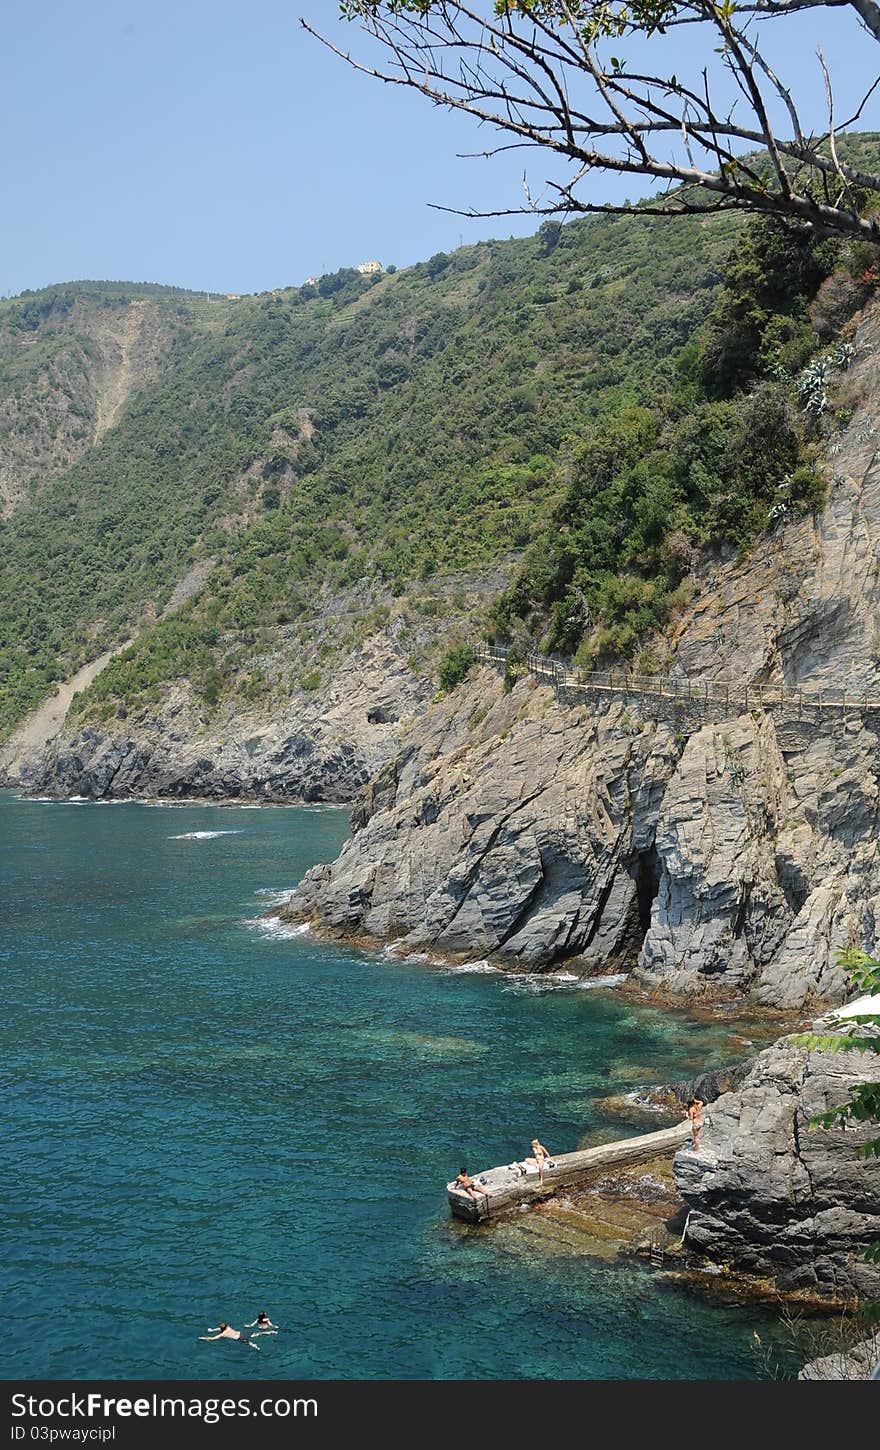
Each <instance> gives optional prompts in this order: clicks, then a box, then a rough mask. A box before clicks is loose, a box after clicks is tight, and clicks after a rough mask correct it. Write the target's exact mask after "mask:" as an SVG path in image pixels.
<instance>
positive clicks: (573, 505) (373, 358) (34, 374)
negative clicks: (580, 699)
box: [0, 138, 878, 736]
mask: <svg viewBox="0 0 880 1450" xmlns="http://www.w3.org/2000/svg"><path fill="white" fill-rule="evenodd" d="M859 145H860V146H863V147H864V146H869V147H875V141H874V138H862V139H861V140H860V142H859ZM734 244H735V245H734ZM877 275H878V274H877V269H876V259H875V258H874V256H873V254H871V255H868V253H867V249H865V248H861V249H860V244H850V245H848V246H844V245H842V244H840V243H838V242H836V241H833V240H822V239H820V240H818V241H816V240H812V239H810V238H809V237H806V236H803V235H802V234H798V233H795V232H792V231H790V230H786V229H785V228H784V227H782V226H781V225H780V224H778V223H775V222H774V223H771V222H760V221H759V222H757V223H754V222H753V223H750V224H748V226H747V227H746V228H745V230H743V226H742V223H741V222H740V220H739V219H738V218H736V217H733V216H725V215H721V216H719V217H716V218H713V219H711V220H710V221H707V220H705V219H699V220H698V219H694V218H687V217H682V218H679V219H677V220H675V221H669V220H665V219H660V218H652V217H647V216H646V217H644V218H640V217H634V218H612V217H604V218H592V219H589V220H586V221H579V222H575V223H572V224H571V225H569V226H566V227H560V226H559V225H558V224H557V223H555V222H553V223H545V224H544V226H542V228H541V229H540V231H539V232H538V234H537V235H536V236H534V237H532V238H527V239H524V240H516V241H515V240H511V241H508V242H491V243H486V244H484V245H480V246H476V247H469V248H464V249H462V250H460V251H459V252H456V253H454V254H453V255H451V256H447V255H445V254H438V255H437V256H435V257H433V258H431V259H430V260H429V261H427V262H425V263H422V264H419V265H418V266H416V267H412V268H409V269H407V270H406V271H402V272H394V271H393V270H391V271H389V272H388V273H386V274H383V275H374V276H366V277H365V276H361V275H360V274H359V273H358V272H357V271H356V270H354V269H344V270H343V271H341V272H338V273H335V274H332V275H328V276H325V277H323V278H321V279H320V280H319V282H318V284H317V285H316V286H315V285H309V286H304V287H301V288H289V289H285V290H281V291H278V292H275V293H271V294H266V295H261V296H257V297H250V298H242V299H225V298H224V299H207V298H205V297H203V296H201V295H195V294H191V293H185V292H182V291H180V290H176V289H170V288H158V287H150V286H149V285H146V284H144V285H135V284H110V283H106V284H100V283H83V284H70V285H69V286H63V287H58V288H53V289H48V290H47V291H45V292H43V293H36V294H32V295H26V296H23V297H21V298H16V299H11V300H8V301H6V302H3V303H0V418H2V419H4V420H5V424H4V426H3V427H0V464H2V467H3V468H4V469H5V472H3V473H2V477H3V478H4V479H5V480H6V482H5V484H4V488H5V493H4V497H5V501H6V502H5V507H6V516H5V518H3V519H2V521H0V545H2V547H0V736H2V735H3V734H8V733H9V732H10V730H12V729H13V728H14V727H15V725H16V724H17V723H18V722H19V721H20V720H21V719H22V718H23V717H24V716H25V715H26V714H27V712H28V711H30V710H32V709H33V707H35V706H36V705H37V704H38V703H39V702H40V700H42V699H43V698H45V696H46V695H47V693H49V692H51V690H52V688H53V686H54V684H55V682H56V681H58V680H60V679H69V678H70V677H71V676H72V675H73V674H74V672H75V671H76V670H77V668H78V667H80V666H81V665H82V664H84V663H85V662H87V661H89V660H92V659H96V658H97V657H98V656H99V655H101V654H103V652H104V651H106V650H107V649H108V648H110V647H112V646H115V645H117V644H118V643H119V642H121V641H123V640H125V639H129V638H135V639H136V642H135V644H134V645H133V646H131V647H130V648H129V649H127V650H125V651H123V652H122V654H120V655H118V656H117V657H116V658H114V660H113V661H112V663H111V664H110V665H109V666H108V667H107V668H106V669H105V670H104V671H103V672H102V673H101V674H100V675H99V676H98V678H97V679H96V680H95V681H94V683H93V684H92V685H91V686H90V688H89V690H88V691H87V692H86V694H85V695H84V696H83V697H81V698H80V699H79V700H78V701H76V702H75V706H74V708H75V710H76V712H77V714H78V717H79V718H80V719H82V720H83V721H93V722H98V723H100V722H106V721H109V720H110V719H112V718H114V717H116V718H122V719H124V718H126V717H127V716H130V715H131V713H132V711H135V712H136V711H138V710H142V709H144V708H147V707H149V708H152V707H156V708H159V709H161V705H162V700H163V699H164V698H166V697H167V696H169V693H170V692H173V691H174V690H175V689H176V688H177V687H178V685H179V684H181V683H182V682H184V681H185V682H187V688H188V689H189V690H190V692H191V693H193V692H194V695H195V698H196V700H197V701H200V702H201V706H200V708H201V707H204V709H205V710H206V711H207V712H209V713H210V712H211V711H213V710H216V709H218V708H220V706H221V705H223V704H224V703H225V706H226V707H228V708H232V709H235V708H237V706H236V702H238V703H239V704H240V703H242V702H246V703H248V704H249V705H250V706H253V707H254V708H255V709H257V708H259V707H260V702H262V708H264V709H268V708H269V702H270V701H271V700H275V701H276V702H277V700H278V698H279V696H280V697H281V698H284V697H285V696H286V695H289V693H290V690H291V689H298V688H300V687H301V686H306V687H310V688H311V689H312V690H314V689H315V688H316V687H318V685H319V682H320V681H321V679H322V678H323V677H324V676H325V675H326V673H327V671H328V669H329V670H331V671H332V667H333V662H334V660H335V661H336V662H337V664H338V662H339V658H340V650H344V648H345V647H346V646H347V645H350V644H351V643H352V638H353V636H352V637H348V636H346V637H344V638H343V637H334V638H332V639H330V638H328V637H327V631H326V629H325V628H324V626H323V625H320V626H319V625H317V624H316V621H318V620H320V619H322V618H325V617H326V616H327V614H328V613H329V614H331V615H335V614H336V613H338V612H339V611H338V610H337V608H336V605H334V603H333V601H334V600H339V599H341V598H344V599H346V600H348V601H349V603H348V604H346V606H345V609H344V610H343V613H348V614H349V615H350V614H351V610H350V608H349V604H350V601H351V598H352V592H353V591H354V594H355V595H357V597H358V599H359V604H358V606H357V608H356V609H355V611H354V614H355V615H356V616H357V622H356V627H355V628H354V634H355V635H357V636H360V637H363V636H365V635H369V634H370V631H371V630H375V629H377V628H380V629H381V628H384V627H385V626H386V625H387V624H388V621H389V618H391V617H392V616H394V617H395V618H396V619H397V622H396V624H395V628H397V629H398V635H397V636H396V637H397V639H398V646H399V645H400V636H401V629H403V628H408V627H409V626H408V625H406V623H405V622H404V623H403V624H401V621H400V619H399V618H397V615H399V610H398V611H396V606H395V604H394V601H395V600H396V599H398V600H399V599H401V598H402V597H403V596H406V597H407V598H408V599H411V600H412V602H413V609H414V611H415V614H416V615H419V614H420V615H421V625H424V623H425V620H426V618H427V617H430V616H431V615H432V613H433V614H440V615H442V616H443V617H444V618H445V619H446V625H445V626H444V628H442V629H439V630H437V631H435V634H436V635H437V637H438V638H441V639H442V640H443V641H445V640H447V638H448V636H449V634H450V631H451V630H452V627H453V625H454V626H455V628H456V629H458V630H459V632H463V631H465V630H466V631H467V632H470V631H471V630H472V629H475V628H481V627H485V624H486V616H485V605H486V603H487V602H488V601H487V600H486V599H485V593H486V591H485V589H484V588H482V586H481V585H480V584H479V582H478V578H477V576H478V575H479V573H480V571H486V570H492V569H498V568H499V567H500V568H501V569H502V570H503V571H504V573H503V574H502V575H501V576H500V577H499V579H498V581H497V584H496V585H495V586H494V587H495V593H496V595H497V598H496V599H495V602H494V606H493V608H492V610H491V618H490V620H489V625H488V627H489V630H490V632H494V633H495V634H496V635H501V636H503V637H508V638H509V637H523V638H531V639H538V640H542V641H543V643H544V645H545V647H546V648H557V649H562V650H564V651H566V652H568V653H574V652H575V651H579V659H580V660H581V661H582V662H585V663H589V662H592V661H593V660H595V659H599V658H602V657H608V656H620V655H629V656H632V655H633V654H634V652H636V651H638V650H639V649H641V650H642V651H643V657H642V658H641V660H640V661H639V663H640V667H641V668H646V667H649V666H652V665H653V666H657V665H658V664H659V665H662V664H663V659H662V654H661V657H659V658H658V656H657V654H656V649H657V640H658V639H660V638H661V633H662V631H663V630H664V629H665V628H666V626H667V625H668V624H669V623H670V622H674V620H675V618H676V616H677V614H679V613H680V611H681V609H682V608H683V607H684V605H685V604H686V602H687V599H688V597H689V593H690V591H691V581H692V579H693V578H694V577H695V570H696V569H697V567H698V566H699V564H700V561H701V560H703V561H706V560H711V559H712V558H715V559H717V560H719V561H723V560H725V559H727V558H730V557H731V556H732V554H733V553H735V551H736V550H737V549H738V550H740V551H741V552H742V551H745V550H746V549H747V548H748V547H749V546H750V544H751V542H752V541H753V540H754V539H755V537H757V536H758V535H759V534H760V533H761V532H762V531H763V530H765V529H766V528H767V527H769V526H771V525H772V524H773V523H775V522H778V520H779V519H780V518H781V517H789V516H792V515H796V514H797V513H809V512H810V511H811V510H815V509H816V508H818V507H819V506H820V504H821V501H822V497H823V495H824V488H825V479H824V476H823V473H822V468H821V466H820V461H821V456H822V450H823V448H824V446H825V441H826V440H827V437H828V435H829V430H832V431H833V428H834V427H836V426H839V425H841V424H842V423H843V422H845V418H843V417H841V419H836V418H835V417H834V416H832V415H831V414H830V413H829V410H828V407H827V396H826V394H827V389H826V387H825V380H826V379H827V376H828V375H829V373H830V371H831V370H832V369H835V368H836V369H837V370H838V371H839V370H840V369H842V368H845V366H846V363H847V361H848V354H847V353H846V346H844V349H843V352H841V351H840V348H839V347H838V342H839V339H840V337H841V336H842V335H843V333H844V332H845V330H846V326H847V323H848V319H849V317H850V316H851V315H852V314H853V313H855V312H856V310H857V309H858V308H859V307H860V306H862V305H863V304H864V303H865V302H866V301H867V300H868V298H869V297H870V295H871V293H872V292H873V289H874V287H875V285H876V280H877ZM823 349H824V351H823ZM817 356H818V359H819V360H818V362H815V359H816V357H817ZM810 359H813V360H814V371H815V374H816V375H815V377H814V379H813V384H812V392H810V391H809V388H808V389H807V391H806V392H804V386H805V384H804V377H805V375H804V368H805V367H806V365H807V364H808V363H809V362H810ZM816 369H818V371H816ZM456 571H465V574H466V579H467V587H466V588H465V589H464V591H463V592H462V591H461V590H453V591H452V594H451V595H450V591H449V590H446V592H445V593H444V590H443V588H441V589H440V591H439V595H438V592H437V590H436V589H435V588H434V585H433V582H432V581H434V580H438V579H442V578H443V577H445V576H448V575H450V574H452V573H454V572H456ZM505 577H506V579H507V580H508V587H507V588H506V589H502V585H503V584H504V582H505ZM459 596H461V597H459ZM443 601H445V602H443ZM472 606H473V608H472ZM474 609H476V610H477V613H478V614H479V615H480V616H481V618H480V619H476V618H475V619H473V620H471V616H472V615H473V610H474ZM421 625H420V627H419V628H417V629H416V630H415V631H411V632H412V633H414V634H416V635H418V640H417V644H416V647H415V648H409V649H407V650H406V651H405V655H406V658H407V660H408V662H409V664H410V665H415V666H416V668H417V669H418V668H419V667H420V665H423V664H424V662H425V661H426V660H427V661H428V663H429V665H430V667H431V668H432V669H433V668H435V667H436V660H437V651H436V648H435V649H434V653H433V659H432V650H431V640H430V639H429V638H428V636H429V635H430V630H426V629H424V628H422V627H421ZM398 626H399V627H398ZM338 633H339V632H338V631H337V636H338ZM435 644H436V640H435ZM645 649H647V651H648V653H647V655H645V653H644V651H645ZM661 650H662V641H661ZM652 651H654V653H652Z"/></svg>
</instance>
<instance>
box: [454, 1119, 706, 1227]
mask: <svg viewBox="0 0 880 1450" xmlns="http://www.w3.org/2000/svg"><path fill="white" fill-rule="evenodd" d="M690 1136H691V1125H690V1123H689V1122H688V1121H687V1120H685V1121H684V1122H682V1123H675V1124H673V1126H672V1127H671V1128H661V1129H660V1131H659V1132H657V1133H642V1134H641V1135H640V1136H639V1137H637V1138H618V1139H616V1140H615V1142H613V1143H600V1144H598V1146H597V1147H595V1148H583V1149H581V1151H580V1152H578V1153H562V1154H560V1155H559V1157H558V1158H554V1159H553V1163H554V1165H555V1166H554V1167H553V1168H548V1167H546V1166H545V1168H544V1187H543V1188H542V1187H541V1184H540V1181H539V1175H538V1170H537V1168H531V1169H529V1171H528V1172H527V1173H526V1174H525V1175H522V1174H521V1173H519V1172H518V1171H517V1170H516V1169H515V1168H513V1167H510V1166H508V1165H505V1166H504V1167H501V1168H487V1169H484V1170H483V1172H482V1173H473V1174H471V1177H472V1178H473V1179H475V1181H476V1182H477V1183H479V1184H480V1186H481V1187H482V1188H488V1189H489V1191H490V1193H491V1195H492V1196H491V1198H485V1197H484V1196H483V1195H482V1194H481V1195H480V1197H479V1201H477V1200H475V1199H473V1198H471V1197H470V1195H469V1194H467V1193H465V1192H463V1190H462V1189H460V1188H456V1186H455V1184H454V1183H447V1185H446V1195H447V1197H448V1199H449V1207H450V1208H451V1209H452V1212H453V1214H454V1215H455V1217H456V1218H463V1219H467V1221H468V1222H469V1223H477V1222H478V1221H479V1220H481V1219H484V1218H490V1219H491V1218H494V1216H495V1215H496V1214H498V1213H503V1212H507V1211H509V1210H510V1209H513V1208H518V1207H519V1205H520V1204H521V1203H529V1202H530V1201H532V1200H534V1199H539V1198H551V1197H552V1196H553V1195H554V1194H555V1193H558V1192H559V1191H560V1190H561V1189H564V1188H571V1187H573V1186H574V1185H575V1184H579V1183H583V1182H585V1181H586V1180H587V1179H589V1178H591V1177H592V1176H593V1174H595V1173H596V1172H597V1171H601V1170H602V1169H604V1168H622V1167H625V1166H628V1165H629V1164H632V1163H647V1162H648V1160H649V1159H651V1158H659V1157H661V1156H663V1155H668V1156H669V1157H670V1158H671V1157H672V1155H673V1154H674V1153H675V1151H676V1149H677V1148H680V1147H681V1145H682V1144H683V1143H686V1142H687V1141H688V1139H689V1138H690Z"/></svg>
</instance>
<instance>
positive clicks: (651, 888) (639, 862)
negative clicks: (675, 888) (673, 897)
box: [628, 846, 661, 940]
mask: <svg viewBox="0 0 880 1450" xmlns="http://www.w3.org/2000/svg"><path fill="white" fill-rule="evenodd" d="M628 870H629V874H630V876H631V877H632V879H633V881H634V882H635V884H636V904H637V906H638V914H639V931H640V932H641V936H642V940H644V938H645V933H646V932H647V930H648V927H649V926H650V925H651V911H652V909H653V906H654V902H655V901H656V900H657V893H658V891H659V890H660V872H661V864H660V857H659V855H658V854H657V848H656V847H655V846H651V847H650V848H649V849H648V850H647V851H639V853H638V855H637V856H636V857H635V859H634V860H633V861H632V862H631V863H630V865H629V867H628Z"/></svg>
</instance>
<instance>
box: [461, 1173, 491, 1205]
mask: <svg viewBox="0 0 880 1450" xmlns="http://www.w3.org/2000/svg"><path fill="white" fill-rule="evenodd" d="M455 1186H456V1188H460V1189H461V1190H462V1192H463V1193H467V1194H469V1195H470V1197H471V1198H472V1199H473V1200H474V1202H475V1203H479V1201H480V1200H479V1198H478V1194H480V1193H482V1195H483V1197H484V1198H491V1197H492V1192H491V1190H490V1189H488V1188H483V1186H482V1184H480V1183H477V1181H476V1179H474V1178H471V1176H470V1174H469V1173H468V1171H467V1169H466V1168H460V1169H459V1171H458V1174H457V1176H456V1179H455Z"/></svg>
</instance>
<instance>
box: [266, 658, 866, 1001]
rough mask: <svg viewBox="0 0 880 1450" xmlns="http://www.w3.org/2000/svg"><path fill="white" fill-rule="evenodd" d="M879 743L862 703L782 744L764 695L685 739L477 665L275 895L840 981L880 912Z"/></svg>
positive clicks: (628, 958)
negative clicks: (843, 953)
mask: <svg viewBox="0 0 880 1450" xmlns="http://www.w3.org/2000/svg"><path fill="white" fill-rule="evenodd" d="M877 759H878V740H877V736H876V735H875V734H874V732H873V731H872V730H870V729H868V728H867V727H866V726H865V725H864V724H862V723H861V722H860V721H859V719H858V718H856V717H853V718H852V719H848V720H843V719H840V718H839V717H835V719H834V720H833V721H831V722H829V725H828V733H823V734H822V735H816V736H815V737H810V736H809V735H808V736H807V737H806V738H805V739H802V740H800V741H797V740H789V742H788V744H787V745H785V746H784V745H783V743H782V742H781V741H780V738H779V733H778V732H777V727H776V725H775V724H774V721H773V720H772V719H771V717H770V716H769V715H764V716H760V715H759V716H757V717H753V716H752V715H745V716H740V717H738V718H737V719H734V720H730V721H726V722H723V723H721V724H709V725H704V726H703V727H702V728H700V729H698V730H696V731H695V733H693V734H692V735H691V736H690V737H689V738H687V739H685V738H683V736H682V734H681V732H680V731H678V730H677V729H676V726H675V723H674V721H662V720H661V721H657V720H650V719H647V718H645V716H644V715H643V714H642V713H641V707H640V706H639V704H638V703H635V704H631V705H626V704H624V703H623V702H620V701H618V702H616V703H612V704H610V705H609V706H608V707H607V708H606V709H604V710H602V711H599V710H596V709H595V708H594V707H588V706H585V705H584V706H577V707H574V708H560V707H559V706H558V705H557V704H556V702H555V700H554V699H553V696H552V694H551V692H550V690H549V689H548V688H547V687H541V686H539V685H536V684H535V683H534V682H533V681H531V680H530V679H526V680H522V681H521V682H520V683H519V684H518V685H517V686H516V687H515V689H514V690H513V691H512V692H511V693H510V694H505V693H504V691H503V688H502V685H501V683H500V681H499V679H498V677H497V674H495V673H494V672H493V671H492V670H491V669H485V670H483V671H481V672H480V675H479V678H478V679H476V680H474V681H473V682H472V683H471V686H470V688H468V689H467V690H462V691H459V692H456V693H455V694H453V695H451V696H449V697H448V698H447V699H446V700H444V701H443V702H441V703H440V704H439V705H437V706H436V707H434V709H433V710H432V711H431V712H429V714H428V715H426V716H425V717H424V719H423V720H422V721H421V722H420V723H419V726H418V730H415V729H411V730H410V732H409V736H408V737H406V736H405V737H404V749H403V751H402V753H401V754H400V755H399V756H398V758H397V760H396V761H395V762H394V764H393V765H392V766H389V767H388V768H387V769H386V770H385V771H384V772H383V774H382V775H381V776H380V777H379V778H378V779H377V780H376V781H374V782H373V783H372V786H371V790H370V793H369V795H368V797H367V799H366V801H365V803H364V805H363V806H362V808H361V812H360V815H359V817H358V821H359V824H360V825H361V829H360V830H359V831H358V832H357V834H356V835H355V836H354V838H353V839H352V840H351V841H350V842H349V843H348V844H347V845H346V846H345V847H344V848H343V851H342V853H341V855H340V856H339V858H338V860H337V861H335V862H334V863H333V864H332V865H329V866H318V867H316V868H314V870H313V871H311V872H310V873H309V874H308V876H306V878H305V879H304V881H303V882H301V883H300V886H299V888H298V889H297V891H296V893H295V894H294V897H293V900H292V903H291V906H290V908H289V910H290V913H291V914H292V915H293V916H295V917H297V918H313V919H316V920H317V921H319V922H320V923H322V924H323V925H324V926H326V927H329V928H330V929H332V930H337V931H340V932H346V933H353V934H359V935H365V936H368V937H369V936H372V937H375V938H378V939H387V938H395V939H402V940H401V946H402V948H403V949H412V950H424V949H425V948H431V949H434V950H436V951H439V952H444V953H449V954H467V955H470V956H472V957H481V956H487V957H491V958H493V959H495V960H498V961H500V962H503V963H505V964H507V965H511V966H529V967H531V968H535V967H540V966H546V965H549V964H553V963H556V964H558V963H559V962H560V961H566V962H569V963H571V964H573V966H574V968H575V969H576V970H578V971H582V972H594V971H600V970H603V969H604V970H607V969H608V968H609V966H614V965H624V966H627V965H628V966H633V965H635V966H636V968H637V971H638V974H639V977H640V978H641V980H642V981H643V982H644V983H645V984H646V985H647V986H650V987H655V988H658V989H662V990H664V991H672V992H679V993H687V994H693V993H699V992H700V991H704V990H707V989H721V990H723V991H747V992H750V993H752V994H753V995H754V996H755V997H756V998H757V999H758V1000H760V1001H761V1002H762V1003H765V1004H768V1005H777V1006H780V1005H781V1006H786V1007H798V1006H801V1005H803V1004H804V1003H805V1002H806V1001H808V1000H810V999H811V998H814V997H815V998H828V999H835V1000H837V999H840V998H841V997H842V996H843V995H844V993H845V990H846V984H845V979H844V976H843V974H842V972H841V970H840V968H839V967H838V966H837V965H836V951H837V947H838V946H840V945H842V944H844V943H848V942H850V941H852V940H855V941H858V942H861V943H862V944H864V946H865V947H866V948H872V947H873V946H874V945H875V921H876V920H880V867H878V844H877V842H878V782H877V776H876V768H877V767H876V762H877Z"/></svg>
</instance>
